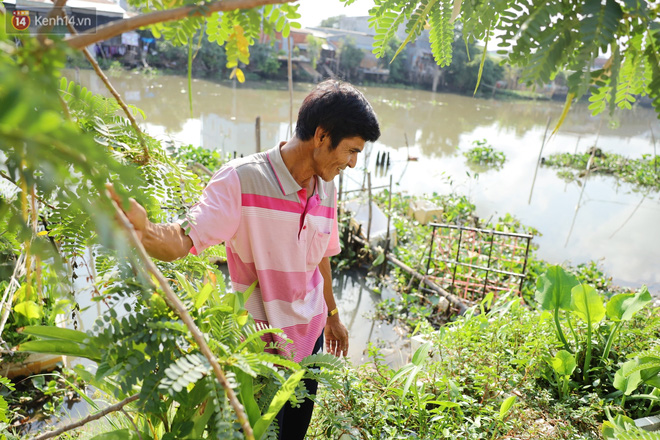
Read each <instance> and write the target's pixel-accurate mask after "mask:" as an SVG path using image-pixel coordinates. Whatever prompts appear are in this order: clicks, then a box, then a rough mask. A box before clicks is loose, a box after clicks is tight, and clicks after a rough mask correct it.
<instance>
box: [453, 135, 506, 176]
mask: <svg viewBox="0 0 660 440" xmlns="http://www.w3.org/2000/svg"><path fill="white" fill-rule="evenodd" d="M472 144H473V145H475V146H474V147H473V148H471V149H469V150H468V151H466V152H464V153H463V155H464V156H465V157H466V158H467V160H468V162H469V163H471V164H473V165H481V166H486V167H489V168H496V169H499V168H501V167H502V165H504V162H505V161H506V156H505V155H504V153H503V152H501V151H497V150H495V149H494V148H493V147H492V146H491V145H489V144H488V143H487V141H486V139H482V140H476V141H474V142H472Z"/></svg>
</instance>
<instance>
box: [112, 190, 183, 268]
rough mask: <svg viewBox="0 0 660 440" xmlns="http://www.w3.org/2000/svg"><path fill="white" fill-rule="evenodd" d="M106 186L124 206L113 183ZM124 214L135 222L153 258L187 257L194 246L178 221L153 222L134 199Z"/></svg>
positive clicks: (166, 259)
mask: <svg viewBox="0 0 660 440" xmlns="http://www.w3.org/2000/svg"><path fill="white" fill-rule="evenodd" d="M106 188H107V189H108V192H109V194H110V197H112V199H113V200H114V201H115V202H117V204H118V205H119V206H122V204H121V200H120V198H119V196H118V195H117V193H116V192H115V191H114V189H113V188H112V184H107V185H106ZM122 209H123V208H122ZM124 214H126V217H127V218H128V220H129V221H130V222H131V223H132V224H133V228H134V229H135V232H136V234H137V236H138V238H139V239H140V241H141V242H142V245H143V246H144V249H145V250H146V251H147V253H148V254H149V255H150V256H152V257H153V258H157V259H159V260H162V261H173V260H176V259H178V258H181V257H185V256H186V255H187V254H188V252H189V251H190V248H192V246H193V242H192V240H191V239H190V237H188V236H187V235H186V234H185V232H184V231H183V229H181V226H180V225H179V224H178V223H164V224H156V223H152V222H151V221H149V219H148V218H147V211H146V210H145V209H144V207H143V206H142V205H140V204H139V203H138V202H136V201H135V200H134V199H130V206H129V209H128V210H124Z"/></svg>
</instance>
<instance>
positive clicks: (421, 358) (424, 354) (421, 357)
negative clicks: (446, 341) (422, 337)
mask: <svg viewBox="0 0 660 440" xmlns="http://www.w3.org/2000/svg"><path fill="white" fill-rule="evenodd" d="M430 349H431V343H430V342H426V343H424V344H423V345H422V346H421V347H419V348H418V349H417V350H416V351H415V354H413V357H412V363H413V364H414V365H421V364H423V363H424V362H425V361H426V360H427V359H428V357H429V350H430Z"/></svg>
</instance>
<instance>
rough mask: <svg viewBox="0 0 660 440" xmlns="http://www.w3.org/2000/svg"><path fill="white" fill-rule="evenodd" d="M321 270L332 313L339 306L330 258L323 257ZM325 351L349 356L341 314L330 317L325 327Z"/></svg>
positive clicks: (326, 297)
mask: <svg viewBox="0 0 660 440" xmlns="http://www.w3.org/2000/svg"><path fill="white" fill-rule="evenodd" d="M319 270H320V271H321V275H323V297H324V298H325V304H326V305H327V306H328V312H329V313H330V312H332V311H333V310H335V309H336V308H337V304H336V303H335V295H334V294H333V293H332V271H331V269H330V259H329V258H328V257H323V259H322V260H321V263H319ZM325 351H326V352H328V353H330V354H333V355H335V356H342V355H344V356H346V355H348V330H347V329H346V326H344V324H342V322H341V320H340V319H339V313H335V314H333V315H332V316H329V317H328V322H327V323H326V325H325Z"/></svg>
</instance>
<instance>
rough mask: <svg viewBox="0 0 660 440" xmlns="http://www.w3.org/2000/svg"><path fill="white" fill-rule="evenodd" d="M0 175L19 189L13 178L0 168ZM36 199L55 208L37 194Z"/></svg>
mask: <svg viewBox="0 0 660 440" xmlns="http://www.w3.org/2000/svg"><path fill="white" fill-rule="evenodd" d="M0 177H2V178H3V179H5V180H7V181H8V182H11V183H12V184H14V185H16V187H18V188H19V189H20V185H19V184H18V183H16V182H14V179H12V178H11V177H10V176H9V175H8V174H7V173H5V172H4V171H2V170H0ZM37 200H39V202H41V203H42V204H44V205H46V206H48V207H49V208H50V209H55V207H54V206H53V205H51V204H50V203H48V202H46V201H45V200H44V199H42V198H41V197H39V196H37Z"/></svg>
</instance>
